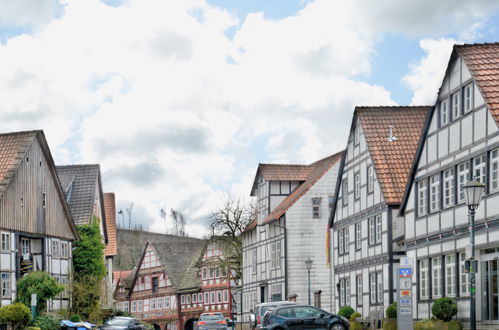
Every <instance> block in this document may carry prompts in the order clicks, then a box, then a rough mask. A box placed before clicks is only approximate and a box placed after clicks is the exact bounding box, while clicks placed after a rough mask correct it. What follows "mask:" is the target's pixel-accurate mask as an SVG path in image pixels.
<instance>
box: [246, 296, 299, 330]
mask: <svg viewBox="0 0 499 330" xmlns="http://www.w3.org/2000/svg"><path fill="white" fill-rule="evenodd" d="M292 305H295V303H294V302H292V301H273V302H267V303H261V304H258V305H256V306H255V307H254V308H253V310H252V311H251V313H250V326H251V329H262V321H263V316H264V315H265V313H266V312H267V311H269V310H271V309H273V308H276V307H280V306H292Z"/></svg>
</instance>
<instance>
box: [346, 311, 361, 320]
mask: <svg viewBox="0 0 499 330" xmlns="http://www.w3.org/2000/svg"><path fill="white" fill-rule="evenodd" d="M359 317H362V314H360V313H359V312H355V313H353V314H352V315H350V319H349V320H350V321H352V322H355V321H357V318H359Z"/></svg>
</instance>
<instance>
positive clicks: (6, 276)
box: [0, 272, 12, 298]
mask: <svg viewBox="0 0 499 330" xmlns="http://www.w3.org/2000/svg"><path fill="white" fill-rule="evenodd" d="M0 277H1V279H0V280H1V282H2V283H1V286H2V298H12V297H11V274H10V273H7V272H2V273H0Z"/></svg>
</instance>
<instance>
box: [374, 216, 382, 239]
mask: <svg viewBox="0 0 499 330" xmlns="http://www.w3.org/2000/svg"><path fill="white" fill-rule="evenodd" d="M374 218H375V219H376V244H378V243H381V238H382V232H383V220H382V217H381V214H379V215H376V216H374Z"/></svg>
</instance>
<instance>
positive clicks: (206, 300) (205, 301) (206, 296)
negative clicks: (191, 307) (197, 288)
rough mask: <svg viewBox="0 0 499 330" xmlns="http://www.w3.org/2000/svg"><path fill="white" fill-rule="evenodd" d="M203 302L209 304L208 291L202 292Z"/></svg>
mask: <svg viewBox="0 0 499 330" xmlns="http://www.w3.org/2000/svg"><path fill="white" fill-rule="evenodd" d="M204 303H205V304H209V303H210V295H209V293H208V292H205V293H204Z"/></svg>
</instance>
